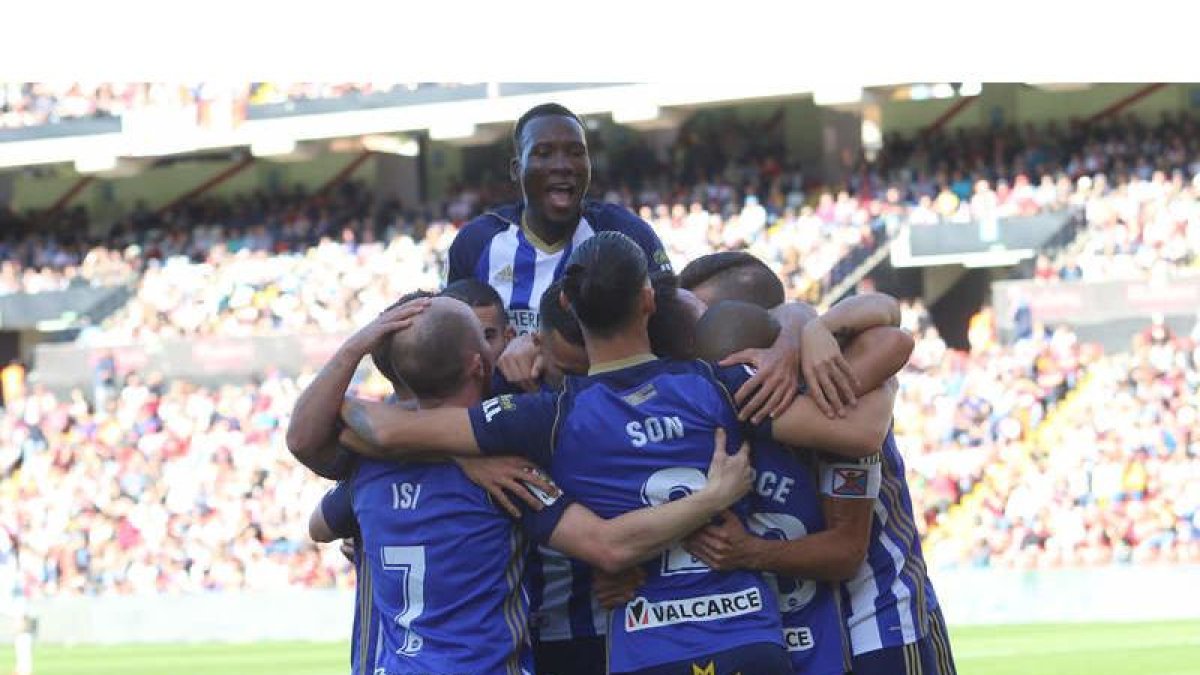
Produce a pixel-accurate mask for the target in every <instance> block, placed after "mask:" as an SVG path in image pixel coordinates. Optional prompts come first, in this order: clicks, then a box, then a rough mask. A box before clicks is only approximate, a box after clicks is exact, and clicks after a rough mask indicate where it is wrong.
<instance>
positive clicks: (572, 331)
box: [538, 279, 583, 347]
mask: <svg viewBox="0 0 1200 675" xmlns="http://www.w3.org/2000/svg"><path fill="white" fill-rule="evenodd" d="M562 286H563V285H562V279H555V280H554V282H553V283H551V284H550V285H549V286H547V287H546V292H545V293H542V300H541V302H540V303H538V320H539V321H540V322H541V326H540V330H541V331H542V332H543V333H547V332H550V331H553V332H555V333H558V334H559V335H560V336H562V338H563V339H564V340H566V341H567V342H568V343H570V344H573V345H575V346H576V347H582V346H583V331H581V330H579V321H578V320H577V319H576V318H575V316H574V315H573V314H571V312H570V311H568V310H567V308H566V307H563V305H562V302H561V301H560V298H559V296H560V295H561V294H562Z"/></svg>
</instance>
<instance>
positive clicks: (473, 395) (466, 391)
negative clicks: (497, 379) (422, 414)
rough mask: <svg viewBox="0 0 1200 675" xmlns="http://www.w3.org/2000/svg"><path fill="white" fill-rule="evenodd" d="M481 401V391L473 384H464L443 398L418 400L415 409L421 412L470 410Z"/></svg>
mask: <svg viewBox="0 0 1200 675" xmlns="http://www.w3.org/2000/svg"><path fill="white" fill-rule="evenodd" d="M482 399H483V391H482V390H481V389H480V388H479V387H478V386H476V384H475V383H474V382H466V383H464V384H463V386H461V387H459V389H458V391H456V392H454V393H453V394H450V395H449V396H447V397H445V398H418V399H417V407H418V408H421V409H422V410H432V409H434V408H470V407H471V406H473V405H475V404H477V403H479V401H481V400H482Z"/></svg>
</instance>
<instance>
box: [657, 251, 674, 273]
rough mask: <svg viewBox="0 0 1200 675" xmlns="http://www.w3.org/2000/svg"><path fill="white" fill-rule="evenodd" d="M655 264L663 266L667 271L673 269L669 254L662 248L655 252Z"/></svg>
mask: <svg viewBox="0 0 1200 675" xmlns="http://www.w3.org/2000/svg"><path fill="white" fill-rule="evenodd" d="M654 262H655V263H656V264H658V265H659V266H661V267H662V268H663V269H666V270H670V269H671V257H670V256H668V255H667V252H666V251H664V250H662V249H661V248H660V249H658V250H656V251H655V252H654Z"/></svg>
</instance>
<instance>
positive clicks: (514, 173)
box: [508, 155, 521, 184]
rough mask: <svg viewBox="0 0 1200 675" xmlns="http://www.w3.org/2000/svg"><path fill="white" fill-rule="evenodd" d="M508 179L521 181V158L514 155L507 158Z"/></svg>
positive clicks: (515, 181) (518, 182) (516, 181)
mask: <svg viewBox="0 0 1200 675" xmlns="http://www.w3.org/2000/svg"><path fill="white" fill-rule="evenodd" d="M508 179H509V180H511V181H512V182H514V183H517V184H520V182H521V158H520V157H517V156H516V155H513V158H512V159H510V160H508Z"/></svg>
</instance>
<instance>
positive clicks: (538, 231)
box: [521, 207, 581, 246]
mask: <svg viewBox="0 0 1200 675" xmlns="http://www.w3.org/2000/svg"><path fill="white" fill-rule="evenodd" d="M580 215H581V214H580V213H579V212H576V213H575V215H573V216H572V217H571V219H569V222H567V223H566V224H563V223H553V222H550V221H549V220H547V219H546V218H545V217H544V216H542V215H540V214H539V213H537V212H536V211H535V210H533V209H530V208H528V207H526V209H525V213H524V214H523V216H522V219H521V220H522V223H523V224H524V225H525V229H527V230H529V231H530V232H532V233H533V234H534V235H535V236H536V237H537V238H538V239H539V240H541V242H542V243H543V244H546V245H547V246H557V245H558V244H559V243H561V242H562V241H563V240H564V239H566V238H567V237H569V236H570V235H571V233H572V232H573V231H574V229H575V226H576V225H577V224H578V223H579V218H580Z"/></svg>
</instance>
